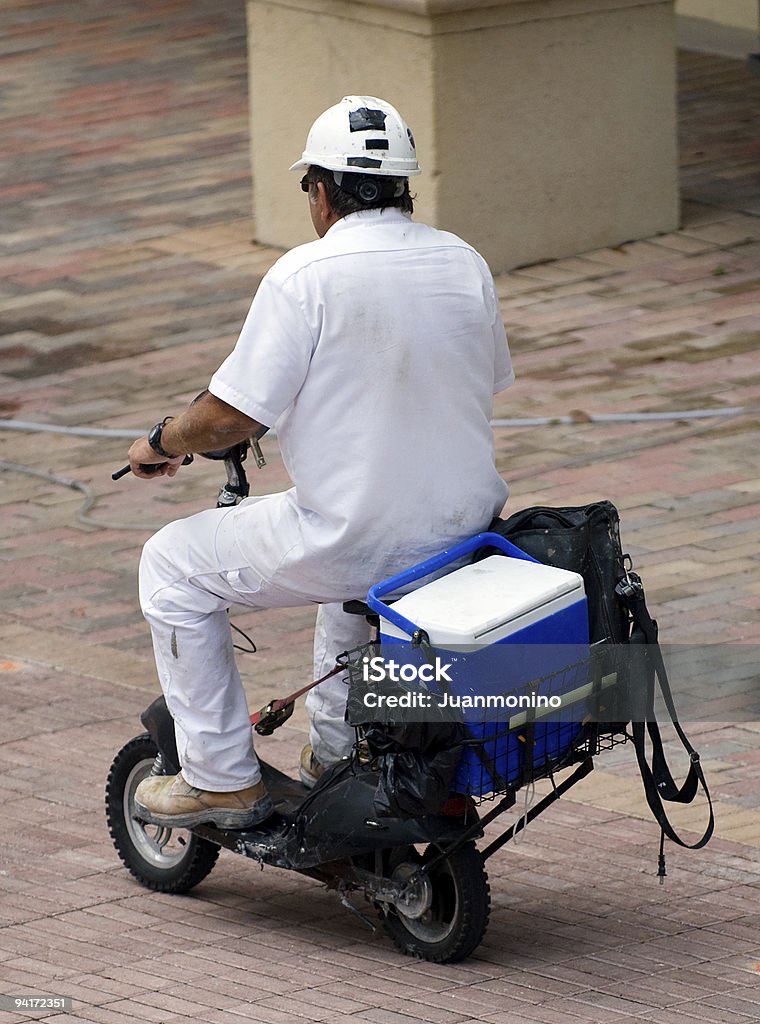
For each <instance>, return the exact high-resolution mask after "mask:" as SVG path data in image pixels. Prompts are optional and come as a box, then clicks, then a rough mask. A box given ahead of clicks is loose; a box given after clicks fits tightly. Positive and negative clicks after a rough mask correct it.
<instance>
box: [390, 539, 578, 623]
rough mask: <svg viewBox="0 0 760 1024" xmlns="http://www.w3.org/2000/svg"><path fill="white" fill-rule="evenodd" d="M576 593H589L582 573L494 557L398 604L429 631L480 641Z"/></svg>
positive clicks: (428, 587)
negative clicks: (492, 631) (529, 613)
mask: <svg viewBox="0 0 760 1024" xmlns="http://www.w3.org/2000/svg"><path fill="white" fill-rule="evenodd" d="M574 591H575V592H577V597H578V598H581V597H582V596H583V594H584V589H583V577H582V576H579V575H578V573H575V572H569V571H568V570H566V569H557V568H555V567H554V566H551V565H542V564H540V563H539V562H528V561H525V560H523V559H519V558H508V557H505V556H504V555H491V556H489V557H488V558H484V559H483V560H482V561H480V562H474V563H473V564H471V565H465V566H463V567H462V568H461V569H456V570H455V571H454V572H451V573H449V574H448V576H442V577H441V578H440V579H437V580H434V581H433V582H432V583H428V584H427V585H426V586H423V587H420V588H419V589H417V590H415V591H412V593H410V594H405V595H404V596H403V597H401V598H399V599H398V601H396V602H395V603H394V605H393V607H394V610H395V611H397V612H399V613H400V614H401V615H403V616H405V617H406V618H407V619H410V620H411V621H412V622H414V623H415V624H416V625H417V626H419V627H420V628H422V629H424V630H426V631H428V632H431V633H432V632H435V631H439V630H445V631H446V633H449V634H450V633H458V634H460V635H461V636H462V638H463V640H464V639H465V638H471V639H477V637H479V636H482V635H483V634H484V633H488V632H490V631H491V630H493V629H496V628H498V627H499V626H503V625H506V624H507V623H509V622H511V621H512V620H514V619H518V618H520V616H522V615H525V614H526V613H527V612H530V611H533V610H534V609H536V608H541V607H542V606H544V605H548V604H550V603H551V602H553V601H555V600H557V598H560V597H565V595H569V594H572V593H573V592H574Z"/></svg>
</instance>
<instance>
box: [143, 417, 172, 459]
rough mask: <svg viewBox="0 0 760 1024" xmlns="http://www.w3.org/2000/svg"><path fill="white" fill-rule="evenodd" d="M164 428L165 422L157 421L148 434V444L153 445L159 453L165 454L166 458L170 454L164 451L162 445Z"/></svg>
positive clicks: (154, 449)
mask: <svg viewBox="0 0 760 1024" xmlns="http://www.w3.org/2000/svg"><path fill="white" fill-rule="evenodd" d="M163 429H164V425H163V423H157V424H156V425H155V427H153V428H152V429H151V431H150V433H149V434H148V444H149V445H150V446H151V448H152V449H153V451H154V452H155V453H156V454H157V455H163V456H165V457H166V458H168V457H169V456H168V454H167V453H166V452H165V451H164V449H163V447H162V446H161V433H162V431H163Z"/></svg>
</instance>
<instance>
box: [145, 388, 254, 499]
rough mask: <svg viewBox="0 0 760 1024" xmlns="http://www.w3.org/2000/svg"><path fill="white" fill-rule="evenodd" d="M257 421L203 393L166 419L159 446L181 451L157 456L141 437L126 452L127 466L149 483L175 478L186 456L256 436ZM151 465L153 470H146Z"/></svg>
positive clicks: (222, 447)
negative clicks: (155, 480)
mask: <svg viewBox="0 0 760 1024" xmlns="http://www.w3.org/2000/svg"><path fill="white" fill-rule="evenodd" d="M264 429H265V428H264V427H263V425H262V424H261V423H259V422H258V421H257V420H254V419H251V417H250V416H246V415H245V413H242V412H240V411H239V410H238V409H235V408H233V407H232V406H231V405H227V403H226V402H223V401H222V400H221V399H219V398H216V397H215V396H214V395H212V394H209V393H208V391H206V392H203V393H202V394H201V395H199V396H198V398H197V399H196V400H195V401H194V402H192V403H191V405H190V406H189V408H188V409H186V410H185V412H183V413H181V414H180V415H179V416H177V417H176V418H174V419H172V418H171V417H167V418H166V420H165V421H164V425H163V431H162V433H161V447H162V448H164V449H165V450H166V451H168V452H176V451H180V452H182V454H181V455H175V456H174V457H173V458H170V459H167V458H166V457H165V456H163V455H159V454H158V453H157V452H155V451H154V450H153V448H151V446H150V445H149V444H148V438H147V436H146V437H141V438H138V440H137V441H135V443H134V444H133V445H132V447H131V448H130V449H129V452H128V458H129V467H130V469H131V470H132V472H133V473H134V475H135V476H138V477H140V479H141V480H152V479H153V478H154V477H157V476H176V475H177V471H178V470H179V467H180V466H181V465H182V462H183V459H185V457H186V454H185V453H187V455H191V454H192V453H193V452H213V451H217V450H222V449H225V448H229V447H230V446H231V445H234V444H238V443H239V442H240V441H245V440H246V439H247V438H249V437H257V436H259V435H260V434H261V433H263V431H264ZM148 466H155V467H156V468H155V469H153V470H150V469H148V470H147V472H146V467H148Z"/></svg>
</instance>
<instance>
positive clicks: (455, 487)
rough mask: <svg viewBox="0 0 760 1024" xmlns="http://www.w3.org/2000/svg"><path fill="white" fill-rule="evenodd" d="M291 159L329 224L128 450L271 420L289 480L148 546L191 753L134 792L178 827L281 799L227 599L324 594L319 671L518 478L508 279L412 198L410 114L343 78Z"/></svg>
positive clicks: (271, 277) (153, 594) (168, 457)
mask: <svg viewBox="0 0 760 1024" xmlns="http://www.w3.org/2000/svg"><path fill="white" fill-rule="evenodd" d="M291 170H300V171H302V172H304V173H303V177H302V178H301V188H302V189H303V191H304V192H305V193H306V195H307V201H308V204H309V211H310V214H311V219H312V223H313V225H314V229H315V231H316V234H317V236H318V238H317V240H315V241H313V242H310V243H308V244H306V245H301V246H299V247H297V248H295V249H293V250H291V251H290V252H288V253H286V254H285V255H284V256H282V257H281V258H280V259H279V260H278V262H277V263H276V264H275V265H274V267H272V269H271V270H270V271H269V272H268V274H267V275H266V276H265V277H264V279H263V280H262V282H261V285H260V286H259V288H258V291H257V293H256V295H255V298H254V300H253V303H252V305H251V308H250V311H249V313H248V316H247V318H246V320H245V323H244V325H243V328H242V331H241V334H240V337H239V338H238V341H237V344H236V346H235V348H234V349H233V351H232V352H231V353H230V355H229V356H228V357H227V359H226V360H225V361H224V362H223V363H222V365H221V366H220V367H219V369H218V370H217V371H216V373H215V374H214V375H213V377H212V379H211V382H210V383H209V386H208V392H207V393H206V394H204V396H203V397H202V398H201V399H200V400H198V401H197V402H195V403H193V404H192V405H191V406H190V407H189V408H188V409H187V410H185V411H184V412H182V413H180V414H179V415H177V416H176V417H174V418H172V417H171V416H167V417H165V418H164V419H163V420H161V421H160V422H159V423H157V424H156V426H155V427H153V429H152V430H151V431H150V433H149V434H148V435H147V436H146V437H143V438H141V439H139V440H138V441H136V442H135V443H134V444H133V445H132V447H131V448H130V450H129V462H130V466H131V469H132V472H133V473H134V474H135V475H136V476H138V477H140V478H141V479H144V480H152V479H154V478H155V477H156V476H164V475H165V476H174V475H175V474H176V473H177V472H178V470H179V467H180V465H181V463H182V460H183V458H184V457H185V456H186V455H188V454H191V453H196V452H204V451H213V450H220V449H224V448H227V447H229V446H232V445H234V444H236V443H238V442H240V441H242V440H244V439H246V438H248V437H251V436H255V435H257V434H258V433H260V432H261V430H262V429H263V428H265V427H275V428H276V431H277V437H278V440H279V444H280V448H281V451H282V457H283V462H284V464H285V467H286V469H287V471H288V473H289V475H290V478H291V480H292V483H293V487H292V488H291V489H289V490H287V491H284V492H282V493H279V494H274V495H268V496H265V497H258V498H248V499H246V500H244V501H243V502H241V503H240V504H239V505H237V506H234V507H231V508H222V509H212V510H208V511H205V512H201V513H199V514H197V515H195V516H191V517H190V518H188V519H184V520H180V521H178V522H174V523H171V524H169V525H168V526H166V527H164V529H162V530H161V531H160V532H159V533H157V534H156V535H155V536H154V537H153V538H151V540H149V541H148V543H147V544H146V545H145V549H144V551H143V557H142V561H141V565H140V600H141V604H142V608H143V612H144V615H145V617H146V619H147V621H148V623H149V624H150V628H151V631H152V636H153V645H154V652H155V658H156V667H157V670H158V676H159V680H160V683H161V687H162V689H163V692H164V695H165V698H166V703H167V705H168V708H169V710H170V712H171V714H172V717H173V719H174V723H175V731H176V737H177V748H178V754H179V761H180V765H181V772H180V773H179V774H178V775H173V776H162V775H157V776H151V777H149V778H146V779H145V780H144V781H143V782H141V783H140V785H139V786H138V788H137V791H136V794H135V806H136V811H137V813H138V814H139V816H140V818H141V819H142V820H144V821H146V822H149V823H153V824H156V825H162V826H166V827H170V828H171V827H179V828H186V827H191V826H193V825H198V824H201V823H205V822H210V823H213V824H215V825H217V826H218V827H220V828H221V827H227V828H245V827H250V826H252V825H255V824H257V823H259V822H261V821H264V820H265V819H266V818H267V817H268V816H269V815H270V814H271V813H272V809H273V805H272V801H271V799H270V797H269V795H268V794H267V792H266V788H265V786H264V784H263V782H262V781H261V773H260V769H259V763H258V760H257V758H256V755H255V753H254V750H253V743H252V735H251V725H250V719H249V712H248V708H247V705H246V699H245V694H244V691H243V686H242V683H241V680H240V677H239V674H238V671H237V668H236V666H235V660H234V655H233V646H232V638H231V634H230V627H229V622H228V618H227V609H228V608H229V606H230V605H232V604H233V603H234V604H241V605H247V606H250V607H256V608H273V607H288V606H296V605H303V604H315V605H317V606H318V608H317V621H316V629H315V641H314V661H315V665H314V671H315V678H318V677H321V676H322V675H324V674H325V673H326V671H327V670H329V668H331V667H332V665H333V664H334V661H335V657H336V655H337V654H338V653H339V652H341V651H343V650H346V649H348V648H353V647H356V646H358V645H359V644H362V643H365V642H366V641H367V639H368V626H367V624H366V622H365V620H364V619H363V618H362V617H361V616H350V615H347V614H346V613H345V612H344V611H343V609H342V602H344V601H346V600H350V599H355V598H360V599H363V598H364V597H365V595H366V592H367V589H368V588H369V587H370V586H371V585H372V584H373V583H375V582H376V581H377V580H380V579H383V578H385V577H388V576H390V575H393V574H394V573H396V572H398V571H400V570H401V569H403V568H405V567H406V566H408V565H410V564H413V563H415V562H419V561H421V560H423V559H426V558H428V557H430V556H432V555H433V554H435V553H437V552H439V551H441V550H442V549H443V548H447V547H449V546H451V545H453V544H455V543H456V542H458V541H460V540H462V539H464V538H466V537H469V536H471V535H473V534H475V533H477V532H478V531H480V530H482V529H485V528H486V527H487V525H488V524H489V523H490V521H491V520H492V518H493V517H494V516H495V515H498V514H499V513H500V512H501V510H502V507H503V505H504V502H505V500H506V497H507V486H506V484H505V482H504V481H503V480H502V479H501V477H500V476H499V474H498V473H497V471H496V468H495V465H494V460H493V441H492V434H491V428H490V422H489V421H490V418H491V412H492V399H493V395H494V394H495V393H497V392H499V391H501V390H503V389H504V388H506V387H508V386H509V385H510V384H511V383H512V381H513V379H514V375H513V372H512V367H511V361H510V356H509V350H508V347H507V341H506V336H505V333H504V327H503V325H502V321H501V316H500V312H499V305H498V301H497V299H496V294H495V290H494V285H493V279H492V276H491V273H490V271H489V269H488V267H487V265H486V263H485V261H484V260H483V259H482V257H481V256H480V255H479V254H478V253H477V252H475V250H474V249H472V247H471V246H469V245H468V244H467V243H466V242H464V241H462V240H461V239H459V238H457V237H456V236H455V235H452V234H449V233H447V232H443V231H439V230H436V229H434V228H431V227H428V226H426V225H423V224H418V223H415V222H414V221H413V220H412V219H411V214H412V212H413V202H412V197H411V195H410V191H409V178H410V177H411V176H414V175H417V174H419V173H420V168H419V166H418V164H417V157H416V152H415V145H414V139H413V136H412V133H411V131H410V130H409V128H408V126H407V125H406V123H405V122H404V120H403V119H402V118H401V116H400V114H399V113H398V111H397V110H396V109H395V108H394V107H392V106H391V105H390V104H389V103H387V102H385V101H384V100H380V99H376V98H374V97H370V96H347V97H344V98H343V99H342V100H341V101H340V103H337V104H336V105H335V106H333V107H330V108H329V109H328V110H327V111H325V112H324V113H323V114H322V115H321V116H320V117H319V118H317V120H316V121H315V123H314V125H313V126H312V128H311V130H310V132H309V135H308V138H307V142H306V149H305V151H304V153H303V155H302V157H301V159H300V160H299V161H297V162H296V163H295V164H294V165H293V166H292V168H291ZM145 467H149V468H145ZM156 467H157V468H156ZM345 699H346V687H345V685H344V684H343V683H342V682H341V681H340V680H339V678H337V679H336V678H333V679H332V680H330V681H328V682H325V683H322V684H321V685H320V686H318V687H316V688H315V689H314V690H312V691H311V693H310V695H309V698H308V700H307V711H308V713H309V718H310V723H311V731H310V743H309V744H308V745H307V746H306V747H305V748H304V751H303V753H302V756H301V778H302V780H303V781H304V782H305V783H306V784H307V785H308V784H311V785H313V784H314V783H315V782H316V780H317V779H318V778H319V776H320V775H321V774H322V772H323V771H324V769H325V767H327V766H329V765H331V764H333V763H335V762H336V761H339V760H340V759H342V758H343V757H345V756H347V755H348V753H349V752H350V750H351V746H352V743H353V740H354V732H353V729H351V728H350V727H349V726H348V725H347V724H346V722H345V721H344V711H345Z"/></svg>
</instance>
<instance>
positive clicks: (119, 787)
mask: <svg viewBox="0 0 760 1024" xmlns="http://www.w3.org/2000/svg"><path fill="white" fill-rule="evenodd" d="M157 753H158V749H157V747H156V745H155V743H154V742H153V740H152V739H151V738H150V736H149V735H148V734H147V733H143V734H142V735H141V736H136V737H135V738H134V739H133V740H130V741H129V743H127V744H126V745H125V746H124V747H122V749H121V750H120V751H119V753H118V754H117V755H116V757H115V758H114V761H113V764H112V765H111V770H110V772H109V773H108V781H107V783H106V818H107V820H108V828H109V831H110V833H111V838H112V839H113V843H114V846H115V847H116V852H117V853H118V854H119V856H120V857H121V859H122V861H123V862H124V864H125V865H126V866H127V868H129V871H130V872H131V874H132V875H134V877H135V878H136V879H137V881H138V882H140V883H141V884H142V885H144V886H146V887H147V888H148V889H153V890H155V891H156V892H169V893H182V892H187V891H188V890H189V889H192V888H193V886H194V885H197V884H198V883H199V882H201V881H203V879H204V878H205V877H206V875H207V874H208V873H209V871H211V869H212V868H213V866H214V864H216V860H217V857H218V856H219V847H218V846H216V845H215V844H214V843H210V842H209V841H208V840H207V839H201V838H200V837H199V836H196V835H193V833H192V832H188V831H187V830H186V829H167V828H160V827H159V826H156V825H147V824H145V823H143V822H140V821H136V820H135V818H134V817H133V816H132V815H133V813H134V795H135V790H136V789H137V787H138V785H139V783H140V782H142V780H143V779H144V778H146V776H148V775H150V773H151V770H152V768H153V765H154V763H155V760H156V755H157Z"/></svg>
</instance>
